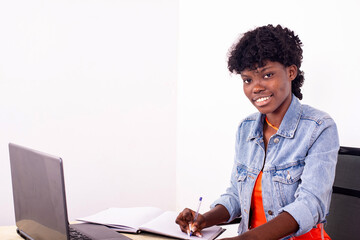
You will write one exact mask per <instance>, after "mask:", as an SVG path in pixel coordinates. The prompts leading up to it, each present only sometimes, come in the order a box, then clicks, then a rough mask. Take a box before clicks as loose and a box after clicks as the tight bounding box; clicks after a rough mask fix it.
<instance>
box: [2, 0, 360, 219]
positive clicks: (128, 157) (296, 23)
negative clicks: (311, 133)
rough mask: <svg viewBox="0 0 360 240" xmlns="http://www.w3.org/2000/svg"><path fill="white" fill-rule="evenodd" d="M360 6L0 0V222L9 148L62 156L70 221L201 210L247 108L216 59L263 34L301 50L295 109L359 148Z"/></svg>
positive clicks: (5, 205)
mask: <svg viewBox="0 0 360 240" xmlns="http://www.w3.org/2000/svg"><path fill="white" fill-rule="evenodd" d="M178 2H179V6H178ZM358 9H359V3H357V1H356V0H354V1H350V0H344V1H341V2H340V1H325V0H321V1H302V2H301V3H299V2H298V1H285V0H283V1H265V0H261V1H239V0H221V1H220V0H217V1H209V0H180V1H178V0H162V1H161V0H105V1H104V0H73V1H63V0H52V1H40V0H32V1H26V0H13V1H1V2H0V32H1V37H0V109H1V115H0V136H1V137H0V182H1V184H0V192H1V198H0V206H1V208H0V210H1V214H0V225H5V224H13V222H14V216H13V206H12V195H11V194H12V192H11V181H10V166H9V160H8V152H7V143H8V142H10V141H12V142H15V143H19V144H23V145H26V146H29V147H32V148H36V149H39V150H42V151H46V152H49V153H51V154H55V155H60V156H62V157H63V159H64V161H65V177H66V184H67V185H66V187H67V194H68V207H69V213H70V219H73V218H75V217H79V216H83V215H86V214H89V213H92V212H95V211H98V210H100V209H102V208H106V207H109V206H141V205H155V206H160V207H162V208H164V209H175V202H176V208H177V209H178V210H180V209H182V208H184V207H192V208H195V207H196V204H197V202H196V201H197V199H198V197H199V196H200V195H201V196H203V197H204V204H203V207H202V211H205V210H207V209H208V205H209V204H210V203H211V202H212V201H213V200H215V198H217V197H218V196H219V195H220V194H221V193H222V192H223V191H224V189H225V187H226V186H227V184H228V180H229V174H230V170H231V166H232V161H233V154H234V139H235V131H236V128H237V125H238V123H239V122H240V121H241V119H242V118H244V117H245V116H247V115H248V114H249V113H252V112H254V111H256V109H255V108H253V107H252V106H251V104H250V103H249V102H248V100H247V99H246V98H245V97H244V95H243V92H242V83H241V80H240V79H239V78H238V77H236V76H231V75H230V74H229V73H228V72H227V69H226V54H227V51H228V49H229V47H230V46H231V44H232V43H233V42H234V41H235V39H236V38H237V37H238V35H239V34H240V33H243V32H245V31H247V30H249V29H252V28H254V27H256V26H260V25H264V24H268V23H272V24H277V23H280V24H283V25H285V26H288V27H289V28H291V29H293V30H295V31H296V32H297V33H298V34H299V35H300V38H301V39H302V41H303V42H304V63H303V67H302V69H303V70H304V71H305V77H306V80H305V86H304V87H303V93H304V100H303V102H304V103H308V104H311V105H313V106H315V107H318V108H320V109H323V110H325V111H327V112H329V113H330V114H331V115H332V116H333V117H334V119H335V120H336V122H337V124H338V128H339V132H340V141H341V144H342V145H347V146H355V147H360V140H358V138H356V137H357V135H358V134H357V133H359V132H360V131H359V126H358V125H356V124H354V123H352V122H351V121H353V119H358V118H359V112H358V111H357V109H358V106H357V105H358V103H359V100H358V99H357V92H358V89H359V87H360V86H359V85H360V75H358V74H357V72H356V69H357V67H358V66H359V63H360V59H359V53H360V49H359V46H358V42H359V40H360V39H359V30H358V27H357V25H356V23H357V22H359V18H360V17H359V15H358V14H357V10H358ZM178 10H179V24H180V25H179V29H178V26H177V24H178ZM178 30H179V31H178ZM178 32H179V38H178V36H177V35H178ZM177 39H179V48H177ZM177 51H178V56H179V62H177ZM177 67H178V71H177ZM176 80H177V81H176ZM176 158H177V160H176V163H175V159H176ZM175 164H176V165H175ZM175 175H176V182H175ZM175 196H176V197H175ZM85 197H86V198H88V197H90V198H89V199H86V204H84V199H85Z"/></svg>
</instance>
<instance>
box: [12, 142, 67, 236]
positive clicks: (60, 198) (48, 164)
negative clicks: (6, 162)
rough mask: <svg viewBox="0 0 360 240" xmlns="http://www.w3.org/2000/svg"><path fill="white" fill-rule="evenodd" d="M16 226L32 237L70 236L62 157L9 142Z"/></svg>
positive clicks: (21, 231)
mask: <svg viewBox="0 0 360 240" xmlns="http://www.w3.org/2000/svg"><path fill="white" fill-rule="evenodd" d="M9 153H10V165H11V176H12V184H13V197H14V209H15V219H16V226H17V227H18V230H19V231H20V233H21V234H23V235H25V236H30V237H31V238H33V239H39V240H42V239H46V240H48V239H55V240H66V239H67V228H68V221H67V211H66V200H65V187H64V175H63V169H62V160H61V158H59V157H53V156H50V155H48V154H45V153H41V152H38V151H35V150H31V149H28V148H25V147H22V146H19V145H15V144H11V143H10V144H9Z"/></svg>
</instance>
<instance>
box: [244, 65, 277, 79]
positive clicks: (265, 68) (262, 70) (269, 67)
mask: <svg viewBox="0 0 360 240" xmlns="http://www.w3.org/2000/svg"><path fill="white" fill-rule="evenodd" d="M273 67H274V66H268V67H266V66H264V67H263V68H262V69H261V70H260V71H259V72H260V73H262V72H264V71H266V70H268V69H271V68H273ZM257 69H258V68H256V69H255V70H251V71H250V72H252V71H257ZM240 75H241V77H248V75H246V74H242V73H240Z"/></svg>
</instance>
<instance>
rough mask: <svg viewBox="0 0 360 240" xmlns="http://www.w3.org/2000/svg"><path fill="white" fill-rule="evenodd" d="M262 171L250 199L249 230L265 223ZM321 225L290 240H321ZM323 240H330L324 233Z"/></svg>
mask: <svg viewBox="0 0 360 240" xmlns="http://www.w3.org/2000/svg"><path fill="white" fill-rule="evenodd" d="M262 173H263V172H262V171H261V172H260V173H259V175H258V177H257V179H256V182H255V186H254V190H253V193H252V197H251V216H250V228H256V227H258V226H260V225H262V224H264V223H266V216H265V210H264V206H263V201H262V188H261V179H262ZM320 225H321V224H318V225H317V227H316V228H313V229H311V231H309V232H307V233H305V234H303V235H301V236H298V237H292V238H291V239H297V240H302V239H303V240H305V239H318V240H321V239H322V238H321V228H320ZM324 239H326V240H331V238H330V237H329V235H327V234H326V232H325V231H324Z"/></svg>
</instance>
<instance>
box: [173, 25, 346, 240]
mask: <svg viewBox="0 0 360 240" xmlns="http://www.w3.org/2000/svg"><path fill="white" fill-rule="evenodd" d="M301 45H302V43H301V41H300V39H299V37H298V36H297V35H295V34H294V32H293V31H291V30H289V29H287V28H283V27H282V26H280V25H278V26H276V27H274V26H272V25H267V26H263V27H259V28H256V29H254V30H252V31H249V32H247V33H245V34H244V35H243V36H242V38H241V39H240V40H239V41H238V42H237V43H235V45H233V47H232V49H231V51H230V55H229V60H228V69H229V70H230V71H231V72H232V73H235V74H240V75H241V77H242V79H243V89H244V93H245V95H246V97H247V98H248V99H249V100H250V102H251V103H252V104H253V105H254V106H255V107H256V108H257V110H258V111H259V112H258V113H255V114H252V115H250V116H248V117H247V118H245V119H244V120H243V121H242V122H241V123H240V125H239V128H238V132H237V135H236V145H235V150H236V151H235V161H234V165H233V171H232V175H231V185H230V187H229V188H227V190H226V193H225V194H223V195H221V197H220V198H219V199H218V200H216V201H215V202H214V203H213V204H212V209H211V210H210V211H208V212H206V213H205V214H203V215H201V214H200V215H198V217H197V218H196V220H194V216H195V212H194V211H192V210H190V209H185V210H183V211H182V212H181V213H180V214H179V216H178V218H177V223H178V224H179V225H180V228H181V229H182V231H184V232H186V231H189V228H191V229H190V230H192V231H193V232H194V233H195V234H196V235H201V230H202V229H203V228H205V227H209V226H212V225H215V224H219V223H222V222H230V221H232V220H234V219H235V218H238V217H240V216H241V222H240V225H239V236H236V237H233V238H231V239H238V240H241V239H262V240H264V239H265V240H266V239H330V238H329V236H328V235H327V234H326V233H325V232H324V231H323V225H322V223H324V222H325V217H326V215H327V214H328V212H329V202H330V198H331V190H332V183H333V181H334V176H335V166H336V161H337V152H338V150H339V140H338V133H337V128H336V124H335V122H334V121H333V120H332V118H331V117H330V116H329V115H328V114H326V113H324V112H322V111H319V110H317V109H315V108H313V107H310V106H308V105H303V104H301V103H300V101H299V100H301V99H302V93H301V86H302V84H303V81H304V77H303V72H302V71H301V70H300V67H301V61H302V49H301Z"/></svg>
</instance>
